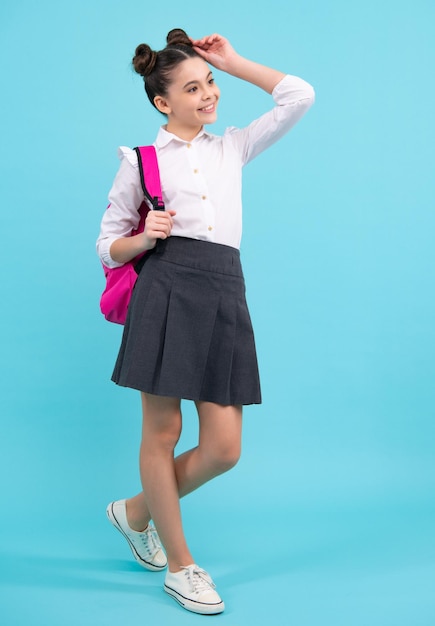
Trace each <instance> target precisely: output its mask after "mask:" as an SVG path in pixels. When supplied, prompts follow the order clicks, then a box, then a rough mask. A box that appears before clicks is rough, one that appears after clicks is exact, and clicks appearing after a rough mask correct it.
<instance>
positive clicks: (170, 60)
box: [132, 28, 199, 106]
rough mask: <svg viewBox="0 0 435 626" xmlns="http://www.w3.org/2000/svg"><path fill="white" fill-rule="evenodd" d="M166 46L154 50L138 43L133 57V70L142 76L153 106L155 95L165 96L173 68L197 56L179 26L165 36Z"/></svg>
mask: <svg viewBox="0 0 435 626" xmlns="http://www.w3.org/2000/svg"><path fill="white" fill-rule="evenodd" d="M166 42H167V46H166V48H164V49H163V50H160V51H159V52H156V51H155V50H151V48H150V47H149V45H148V44H146V43H141V44H139V45H138V47H137V48H136V51H135V55H134V57H133V61H132V64H133V68H134V70H135V72H137V73H138V74H140V75H141V76H142V77H143V80H144V83H145V91H146V93H147V96H148V98H149V101H150V102H151V104H152V105H153V106H155V104H154V98H155V97H156V96H166V95H167V93H168V87H169V85H170V84H171V81H172V72H173V70H174V69H175V68H176V67H177V65H179V64H180V63H182V62H183V61H185V60H186V59H189V58H191V57H199V54H197V53H196V52H195V50H194V49H193V46H192V42H191V41H190V39H189V37H188V35H187V34H186V33H185V32H184V30H181V28H174V29H173V30H171V31H170V32H169V33H168V36H167V37H166Z"/></svg>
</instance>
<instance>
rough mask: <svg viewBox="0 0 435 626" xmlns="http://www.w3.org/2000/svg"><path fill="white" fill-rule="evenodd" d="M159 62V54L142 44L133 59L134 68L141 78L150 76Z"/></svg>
mask: <svg viewBox="0 0 435 626" xmlns="http://www.w3.org/2000/svg"><path fill="white" fill-rule="evenodd" d="M156 61H157V52H155V51H154V50H151V48H150V47H149V45H148V44H146V43H141V44H139V45H138V47H137V48H136V51H135V54H134V57H133V61H132V63H133V67H134V70H135V72H137V73H138V74H140V75H141V76H144V77H145V76H149V75H150V74H151V72H152V71H153V69H154V66H155V64H156Z"/></svg>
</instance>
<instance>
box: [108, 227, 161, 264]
mask: <svg viewBox="0 0 435 626" xmlns="http://www.w3.org/2000/svg"><path fill="white" fill-rule="evenodd" d="M155 245H156V240H155V239H154V240H151V239H149V238H148V237H147V236H146V235H145V233H139V234H138V235H133V236H132V237H121V238H120V239H116V240H115V241H114V242H113V243H112V245H111V246H110V256H111V258H112V259H113V260H114V261H115V262H116V263H128V261H131V259H134V257H135V256H137V255H138V254H141V253H142V252H145V250H151V248H154V246H155Z"/></svg>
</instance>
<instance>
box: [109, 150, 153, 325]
mask: <svg viewBox="0 0 435 626" xmlns="http://www.w3.org/2000/svg"><path fill="white" fill-rule="evenodd" d="M135 151H136V154H137V160H138V164H139V173H140V181H141V184H142V189H143V192H144V195H145V198H147V199H148V200H149V202H150V204H151V206H152V208H153V210H154V211H164V210H165V205H164V203H163V200H162V190H161V186H160V175H159V166H158V163H157V155H156V151H155V149H154V146H142V147H140V148H135ZM145 180H146V186H145ZM109 206H110V205H109ZM149 210H150V206H149V204H148V203H147V202H146V200H144V201H143V202H142V204H141V205H140V207H139V208H138V212H139V215H140V219H139V224H138V227H137V228H136V229H135V230H132V232H131V233H130V236H131V235H137V234H139V233H142V232H143V231H144V228H145V219H146V216H147V214H148V211H149ZM144 254H146V252H143V253H142V254H139V255H138V256H136V257H135V258H134V259H132V260H131V261H129V262H128V263H125V264H124V265H121V267H115V268H113V269H111V268H110V267H106V266H105V265H104V264H103V270H104V275H105V277H106V287H105V289H104V291H103V293H102V295H101V300H100V309H101V312H102V314H103V315H104V317H105V318H106V320H107V321H109V322H114V323H115V324H124V323H125V320H126V317H127V309H128V305H129V303H130V298H131V294H132V292H133V287H134V285H135V283H136V280H137V276H138V273H137V272H136V269H135V266H136V264H137V263H138V261H139V260H140V259H141V258H142V257H143V256H144Z"/></svg>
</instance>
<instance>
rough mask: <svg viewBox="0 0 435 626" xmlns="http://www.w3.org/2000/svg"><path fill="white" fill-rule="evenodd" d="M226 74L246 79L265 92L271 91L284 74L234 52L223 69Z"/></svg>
mask: <svg viewBox="0 0 435 626" xmlns="http://www.w3.org/2000/svg"><path fill="white" fill-rule="evenodd" d="M225 71H226V72H227V73H228V74H231V75H232V76H235V77H236V78H241V79H242V80H246V81H247V82H248V83H252V84H253V85H256V86H257V87H260V88H261V89H264V91H267V93H272V91H273V90H274V88H275V87H276V85H277V84H278V83H279V82H280V81H281V80H282V79H283V78H284V76H285V74H284V73H283V72H280V71H279V70H275V69H272V68H270V67H266V66H265V65H260V64H259V63H256V62H255V61H250V60H249V59H245V58H244V57H242V56H240V55H239V54H235V55H234V57H233V58H232V59H231V62H229V63H228V67H227V68H226V69H225Z"/></svg>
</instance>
